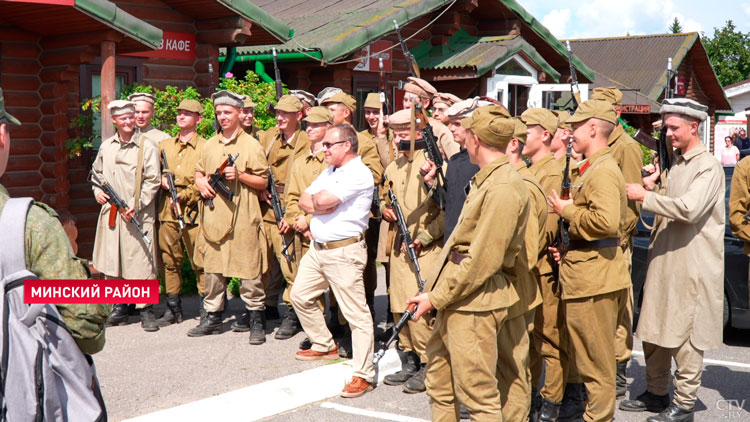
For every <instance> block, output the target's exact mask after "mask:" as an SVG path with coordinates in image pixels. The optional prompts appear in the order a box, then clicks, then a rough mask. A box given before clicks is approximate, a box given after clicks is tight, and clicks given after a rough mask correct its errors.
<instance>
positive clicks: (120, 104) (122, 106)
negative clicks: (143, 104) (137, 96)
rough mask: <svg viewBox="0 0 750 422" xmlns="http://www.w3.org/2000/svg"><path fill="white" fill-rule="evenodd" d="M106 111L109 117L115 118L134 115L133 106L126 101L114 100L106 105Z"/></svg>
mask: <svg viewBox="0 0 750 422" xmlns="http://www.w3.org/2000/svg"><path fill="white" fill-rule="evenodd" d="M107 109H108V110H109V115H110V116H112V117H115V116H119V115H121V114H128V113H135V104H134V103H133V102H132V101H128V100H114V101H110V102H109V104H107Z"/></svg>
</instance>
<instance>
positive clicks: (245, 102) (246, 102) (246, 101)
mask: <svg viewBox="0 0 750 422" xmlns="http://www.w3.org/2000/svg"><path fill="white" fill-rule="evenodd" d="M257 105H258V104H255V102H253V100H251V99H250V96H249V95H245V96H244V97H243V98H242V108H255V106H257Z"/></svg>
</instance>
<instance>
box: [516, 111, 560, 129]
mask: <svg viewBox="0 0 750 422" xmlns="http://www.w3.org/2000/svg"><path fill="white" fill-rule="evenodd" d="M521 120H523V122H524V123H526V126H531V125H539V126H541V127H543V128H544V129H546V130H548V131H550V133H552V134H554V133H555V131H557V116H555V114H554V113H552V112H551V111H549V110H547V109H546V108H530V109H528V110H526V111H524V112H523V113H521Z"/></svg>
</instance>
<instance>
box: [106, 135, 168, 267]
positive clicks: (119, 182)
mask: <svg viewBox="0 0 750 422" xmlns="http://www.w3.org/2000/svg"><path fill="white" fill-rule="evenodd" d="M141 146H142V147H143V174H142V177H141V194H140V202H139V205H138V208H137V209H136V210H135V218H136V219H138V221H139V222H140V223H141V227H142V228H143V231H144V232H145V233H146V234H147V236H148V238H149V239H150V240H151V244H150V245H146V243H145V242H144V241H143V239H142V238H141V236H140V235H139V234H138V232H137V231H136V230H135V227H134V226H133V225H132V224H130V223H126V222H125V220H123V219H122V217H121V216H118V217H117V219H116V220H115V221H116V222H115V227H114V228H110V227H109V209H110V208H111V205H110V204H109V203H106V204H104V205H102V208H101V210H100V211H99V219H98V221H97V225H96V238H95V240H94V253H93V259H92V261H93V264H94V267H95V268H96V269H97V270H99V271H101V272H102V273H103V274H105V275H108V276H111V277H120V278H124V279H153V278H156V265H155V262H154V257H155V256H156V237H155V236H154V219H155V218H156V195H157V193H158V192H159V188H160V186H161V170H160V166H159V150H158V148H157V146H156V141H154V140H153V139H150V138H148V137H146V136H145V135H141V136H135V135H134V136H133V141H132V142H127V143H122V142H120V137H119V135H118V134H115V135H113V136H112V137H110V138H107V139H106V140H104V142H102V145H101V147H99V152H98V153H97V155H96V158H95V159H94V164H93V170H94V173H96V175H97V176H98V177H99V179H100V180H101V179H104V180H106V181H107V182H109V183H110V185H112V188H113V189H114V190H115V192H117V194H118V195H119V196H120V197H121V198H122V199H123V200H124V201H125V202H127V203H128V206H129V207H133V206H134V204H135V188H136V167H137V165H138V151H139V149H140V148H141ZM93 190H94V195H96V193H97V192H98V191H99V189H98V188H96V187H94V188H93Z"/></svg>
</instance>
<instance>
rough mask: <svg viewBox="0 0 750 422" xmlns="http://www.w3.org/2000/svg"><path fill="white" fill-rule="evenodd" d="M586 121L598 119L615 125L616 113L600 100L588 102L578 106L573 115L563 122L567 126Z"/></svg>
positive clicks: (610, 106)
mask: <svg viewBox="0 0 750 422" xmlns="http://www.w3.org/2000/svg"><path fill="white" fill-rule="evenodd" d="M588 119H599V120H604V121H607V122H610V123H612V124H615V125H616V124H617V113H615V109H614V108H613V107H612V104H611V103H609V102H607V101H602V100H588V101H584V102H583V103H581V105H579V106H578V109H577V110H576V112H575V114H574V115H572V116H570V118H569V119H568V120H567V121H566V122H565V123H568V124H571V125H572V124H573V123H578V122H582V121H584V120H588Z"/></svg>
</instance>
